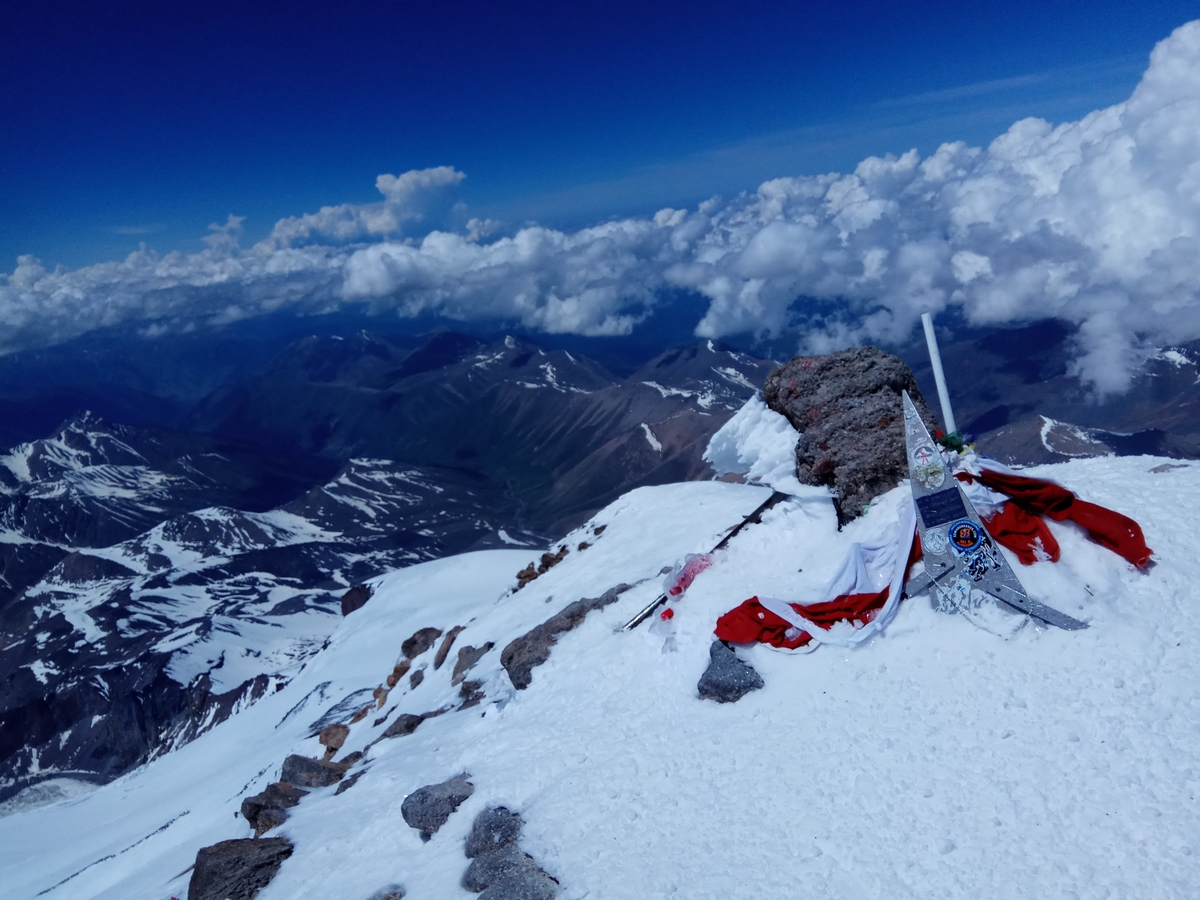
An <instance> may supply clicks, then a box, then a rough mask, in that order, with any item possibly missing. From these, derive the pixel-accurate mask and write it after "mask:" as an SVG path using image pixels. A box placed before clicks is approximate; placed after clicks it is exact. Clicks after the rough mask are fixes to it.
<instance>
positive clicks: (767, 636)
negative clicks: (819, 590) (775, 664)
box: [715, 588, 888, 650]
mask: <svg viewBox="0 0 1200 900" xmlns="http://www.w3.org/2000/svg"><path fill="white" fill-rule="evenodd" d="M887 597H888V589H887V588H884V589H883V590H882V591H880V592H879V593H877V594H842V595H841V596H839V597H835V598H834V599H832V600H827V601H825V602H824V603H814V604H812V605H811V606H801V605H800V604H798V603H789V604H788V606H790V607H791V608H792V609H794V610H795V611H796V612H797V613H799V614H800V615H801V616H803V617H804V618H805V619H808V620H809V621H810V622H812V623H813V625H814V626H819V627H821V628H823V629H828V628H829V627H830V626H831V625H833V624H834V623H835V622H841V621H842V620H843V619H849V620H850V621H851V622H854V623H858V624H862V625H865V624H866V623H867V622H870V621H871V619H873V618H874V617H875V613H877V612H879V610H880V609H882V608H883V604H884V603H885V602H886V601H887ZM790 628H792V626H791V625H790V624H788V623H787V622H785V621H784V620H783V619H781V618H779V616H777V615H775V613H773V612H771V611H770V610H769V609H767V608H766V607H764V606H763V605H762V604H761V603H759V602H758V597H751V598H750V599H749V600H747V601H745V602H744V603H742V605H741V606H738V607H736V608H734V609H731V610H730V611H729V612H727V613H725V615H723V616H721V618H719V619H717V627H716V630H715V633H716V635H717V637H719V638H720V639H721V640H723V641H732V642H733V643H735V644H749V643H752V642H754V641H758V642H760V643H763V644H770V645H771V646H773V647H783V648H784V649H785V650H795V649H796V648H797V647H803V646H804V645H805V644H807V643H808V642H809V641H811V640H812V635H810V634H809V633H808V632H807V631H804V632H801V633H800V634H799V635H797V636H796V637H793V638H789V637H788V636H787V631H788V629H790Z"/></svg>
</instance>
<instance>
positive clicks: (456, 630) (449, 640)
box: [433, 625, 466, 670]
mask: <svg viewBox="0 0 1200 900" xmlns="http://www.w3.org/2000/svg"><path fill="white" fill-rule="evenodd" d="M465 628H466V626H465V625H455V626H454V627H453V628H451V629H450V630H449V631H448V632H446V636H445V637H444V638H443V639H442V646H440V647H438V652H437V655H436V656H434V658H433V668H434V669H435V670H436V669H440V668H441V667H442V663H444V662H445V661H446V657H447V656H448V655H449V653H450V648H451V647H452V646H453V645H454V639H455V638H456V637H458V636H459V635H460V634H461V633H462V632H463V631H464V630H465Z"/></svg>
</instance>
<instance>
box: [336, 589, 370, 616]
mask: <svg viewBox="0 0 1200 900" xmlns="http://www.w3.org/2000/svg"><path fill="white" fill-rule="evenodd" d="M370 599H371V588H370V587H369V586H367V585H365V584H356V585H354V587H352V588H350V590H348V591H346V593H344V594H342V615H343V616H348V615H350V613H352V612H354V611H355V610H356V609H362V608H363V607H364V606H366V605H367V601H368V600H370Z"/></svg>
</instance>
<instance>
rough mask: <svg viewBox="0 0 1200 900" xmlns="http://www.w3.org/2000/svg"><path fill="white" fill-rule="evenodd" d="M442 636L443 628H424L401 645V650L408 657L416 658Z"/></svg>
mask: <svg viewBox="0 0 1200 900" xmlns="http://www.w3.org/2000/svg"><path fill="white" fill-rule="evenodd" d="M441 636H442V629H440V628H422V629H420V630H419V631H417V632H416V633H415V634H414V635H413V636H412V637H410V638H409V639H408V640H407V641H405V642H404V643H403V644H401V645H400V652H402V653H403V654H404V655H405V656H406V657H407V658H408V659H416V658H417V657H418V656H420V655H421V654H422V653H424V652H425V651H426V650H428V649H429V648H430V647H432V646H433V642H434V641H436V640H437V639H438V638H440V637H441Z"/></svg>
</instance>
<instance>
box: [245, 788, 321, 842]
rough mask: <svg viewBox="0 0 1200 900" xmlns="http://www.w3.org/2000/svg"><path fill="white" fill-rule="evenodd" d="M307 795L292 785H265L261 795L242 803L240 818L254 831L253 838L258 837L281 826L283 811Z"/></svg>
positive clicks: (284, 813)
mask: <svg viewBox="0 0 1200 900" xmlns="http://www.w3.org/2000/svg"><path fill="white" fill-rule="evenodd" d="M307 795H308V791H302V790H300V788H298V787H296V786H295V785H294V784H290V783H289V782H286V781H277V782H275V783H274V784H269V785H267V789H266V790H265V791H263V792H262V793H261V794H255V795H254V796H253V797H247V798H246V799H245V800H243V801H242V818H243V819H245V820H246V822H247V823H249V825H250V827H251V828H253V829H254V836H255V837H258V836H259V835H261V834H262V833H263V832H265V831H267V830H268V829H271V828H274V827H276V826H277V825H282V824H283V823H284V821H285V820H286V819H287V813H286V812H285V811H284V810H288V809H291V808H292V807H293V806H295V805H296V804H297V803H299V802H300V798H301V797H305V796H307Z"/></svg>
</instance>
